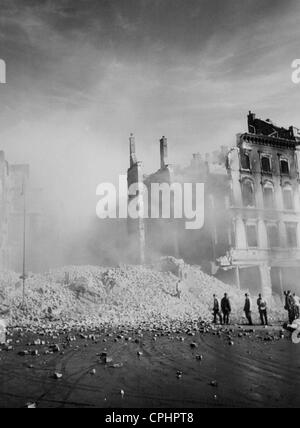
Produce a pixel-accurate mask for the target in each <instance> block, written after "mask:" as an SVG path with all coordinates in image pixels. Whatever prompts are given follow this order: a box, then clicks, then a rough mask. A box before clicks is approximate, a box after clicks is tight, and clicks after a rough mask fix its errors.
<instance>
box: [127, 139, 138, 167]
mask: <svg viewBox="0 0 300 428" xmlns="http://www.w3.org/2000/svg"><path fill="white" fill-rule="evenodd" d="M129 144H130V168H131V167H133V166H134V165H135V164H136V163H137V158H136V152H135V138H134V135H133V134H130V138H129Z"/></svg>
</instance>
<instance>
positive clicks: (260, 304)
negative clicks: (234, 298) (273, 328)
mask: <svg viewBox="0 0 300 428" xmlns="http://www.w3.org/2000/svg"><path fill="white" fill-rule="evenodd" d="M213 298H214V304H213V315H214V320H213V322H214V324H217V319H218V318H219V321H220V324H225V325H228V324H229V322H230V314H231V303H230V299H229V296H228V294H227V293H225V294H224V297H223V299H222V300H221V304H220V302H219V299H218V298H217V296H216V295H215V294H214V296H213ZM257 308H258V312H259V316H260V320H261V324H262V325H268V306H267V302H266V300H265V299H264V298H263V297H262V295H261V294H259V296H258V299H257ZM252 311H253V310H252V300H251V298H250V296H249V294H245V306H244V312H245V315H246V318H247V320H248V323H249V325H253V321H252Z"/></svg>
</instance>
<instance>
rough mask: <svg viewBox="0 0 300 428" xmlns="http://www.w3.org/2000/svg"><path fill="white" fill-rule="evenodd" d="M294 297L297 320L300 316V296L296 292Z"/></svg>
mask: <svg viewBox="0 0 300 428" xmlns="http://www.w3.org/2000/svg"><path fill="white" fill-rule="evenodd" d="M293 298H294V305H295V320H298V319H299V318H300V297H299V296H297V295H296V293H294V294H293Z"/></svg>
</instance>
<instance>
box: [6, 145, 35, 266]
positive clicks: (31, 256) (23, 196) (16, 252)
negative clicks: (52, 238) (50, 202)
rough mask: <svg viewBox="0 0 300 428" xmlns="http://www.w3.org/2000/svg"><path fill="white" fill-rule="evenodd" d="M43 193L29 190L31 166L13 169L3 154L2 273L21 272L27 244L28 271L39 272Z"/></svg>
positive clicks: (20, 166)
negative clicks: (6, 270) (8, 270)
mask: <svg viewBox="0 0 300 428" xmlns="http://www.w3.org/2000/svg"><path fill="white" fill-rule="evenodd" d="M40 192H41V191H40V190H39V189H34V190H33V189H31V188H30V168H29V165H11V164H9V163H8V162H7V160H6V159H5V154H4V152H3V151H1V152H0V200H1V203H0V204H1V205H0V269H1V270H5V269H11V270H13V271H15V272H22V269H23V253H24V244H25V255H26V262H27V263H28V266H27V267H28V269H30V270H32V271H38V270H39V268H40V266H39V261H38V260H39V259H40V258H38V257H37V253H38V252H39V251H40V249H39V245H38V242H39V239H40V238H41V236H42V233H41V231H42V212H41V210H40V203H39V201H40ZM24 231H25V233H24Z"/></svg>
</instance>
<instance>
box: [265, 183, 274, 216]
mask: <svg viewBox="0 0 300 428" xmlns="http://www.w3.org/2000/svg"><path fill="white" fill-rule="evenodd" d="M263 196H264V207H265V209H266V210H273V209H274V207H275V200H274V187H273V184H272V183H270V182H268V183H266V184H265V185H264V187H263Z"/></svg>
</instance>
